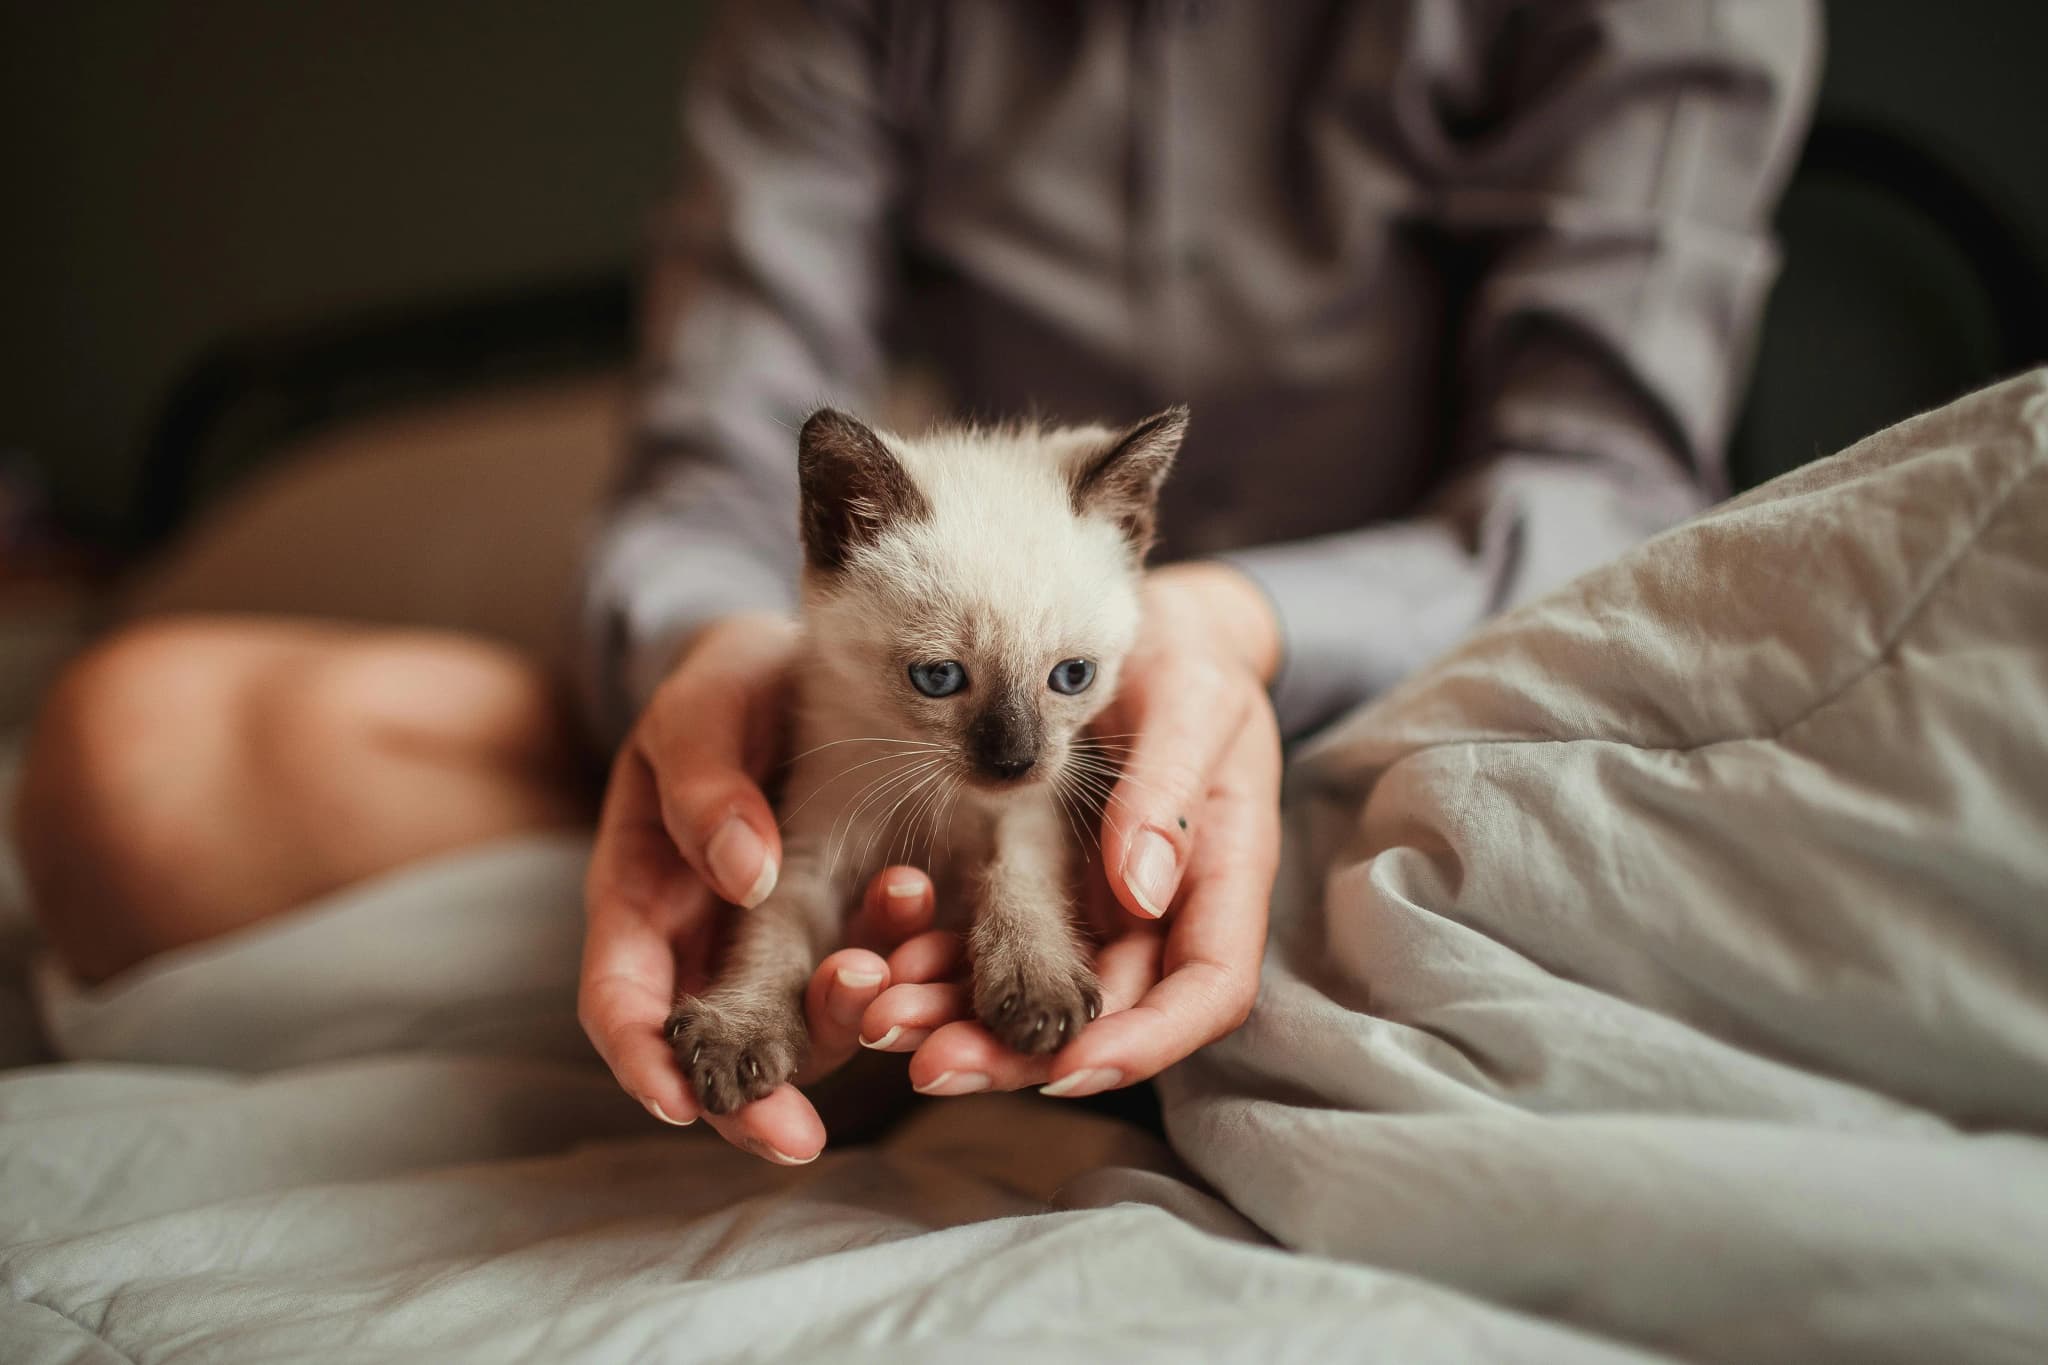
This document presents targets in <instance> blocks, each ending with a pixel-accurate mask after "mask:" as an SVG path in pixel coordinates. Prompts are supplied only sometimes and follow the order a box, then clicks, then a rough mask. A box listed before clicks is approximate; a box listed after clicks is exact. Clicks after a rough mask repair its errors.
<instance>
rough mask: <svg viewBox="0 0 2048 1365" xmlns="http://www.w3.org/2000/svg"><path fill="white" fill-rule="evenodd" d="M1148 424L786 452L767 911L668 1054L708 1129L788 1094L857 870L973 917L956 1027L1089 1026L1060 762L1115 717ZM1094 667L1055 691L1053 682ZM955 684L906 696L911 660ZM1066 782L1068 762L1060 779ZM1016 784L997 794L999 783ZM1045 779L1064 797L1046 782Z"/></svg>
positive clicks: (1096, 999) (1131, 600)
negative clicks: (796, 656) (789, 521)
mask: <svg viewBox="0 0 2048 1365" xmlns="http://www.w3.org/2000/svg"><path fill="white" fill-rule="evenodd" d="M1186 423H1187V413H1186V410H1185V409H1181V408H1174V409H1169V410H1168V411H1166V412H1163V413H1160V414H1158V415H1157V416H1155V417H1152V418H1149V419H1147V420H1146V421H1144V422H1141V423H1139V424H1138V425H1136V426H1134V427H1131V428H1128V429H1126V430H1123V431H1112V430H1110V429H1108V428H1104V427H1095V426H1089V427H1068V428H1058V429H1045V428H1039V427H1032V426H1017V427H1009V428H1001V429H995V430H985V429H962V430H955V431H948V432H942V433H938V434H934V435H930V436H926V437H923V438H919V439H916V440H910V439H905V438H902V437H898V436H893V435H887V434H882V433H877V432H874V431H872V430H870V429H869V428H867V427H865V426H863V425H861V424H860V423H859V422H857V421H855V420H854V419H852V418H850V417H847V416H845V415H844V414H841V413H836V412H832V411H829V410H828V411H824V412H820V413H818V414H816V415H814V416H813V417H812V418H811V420H810V421H809V422H807V423H806V424H805V426H804V430H803V434H802V436H801V437H800V439H799V452H798V454H799V467H800V470H801V473H802V486H803V534H804V550H805V567H804V579H803V628H804V630H803V649H802V655H801V658H800V661H799V663H798V665H797V676H798V679H799V681H798V703H797V707H796V716H795V724H794V733H793V736H792V752H794V753H796V754H797V755H798V757H797V758H796V760H795V761H794V762H793V764H792V765H791V768H790V771H789V775H788V783H787V786H786V788H785V790H784V793H783V797H782V810H783V817H782V818H783V831H782V836H783V850H784V856H783V863H782V869H781V875H780V877H779V879H778V881H777V883H776V887H775V891H774V893H773V894H772V895H770V896H769V897H768V899H767V900H766V901H764V902H763V903H762V904H761V905H759V906H757V907H756V908H754V909H753V910H752V911H748V912H744V913H742V914H741V915H740V916H739V918H738V926H737V929H736V931H735V934H734V938H733V943H732V947H731V950H730V951H729V952H728V954H727V958H726V961H725V964H724V966H723V968H722V970H721V972H720V974H719V977H718V979H717V980H716V982H715V983H714V984H713V985H712V986H711V988H710V989H709V990H707V991H706V992H705V993H704V995H703V996H701V997H683V998H680V999H678V1001H677V1002H676V1008H675V1013H674V1015H673V1017H672V1018H671V1020H670V1026H669V1034H670V1037H671V1038H672V1040H673V1041H674V1043H675V1046H676V1051H677V1055H678V1059H679V1060H680V1061H681V1062H682V1064H683V1067H684V1070H685V1072H686V1074H687V1075H688V1076H689V1078H690V1081H691V1084H692V1085H693V1087H694V1088H695V1090H696V1093H697V1096H698V1099H699V1101H700V1102H701V1103H702V1104H703V1105H704V1106H705V1107H706V1108H707V1109H709V1110H710V1111H711V1112H713V1113H725V1112H728V1111H730V1110H731V1109H734V1108H736V1107H738V1106H739V1105H740V1104H742V1103H745V1102H746V1101H748V1100H751V1099H758V1098H760V1097H761V1096H763V1095H766V1094H767V1093H768V1092H769V1091H771V1090H773V1089H774V1088H775V1087H776V1086H778V1085H780V1084H781V1083H782V1082H784V1081H786V1080H788V1079H789V1078H790V1077H792V1076H793V1075H795V1074H796V1072H797V1070H798V1069H799V1067H800V1066H801V1065H802V1063H803V1060H804V1053H805V1047H806V1040H807V1032H806V1028H805V1023H804V1013H803V991H804V987H805V984H806V983H807V981H808V980H809V977H810V974H811V972H812V971H813V970H814V969H815V966H816V964H817V962H818V961H819V960H820V958H822V957H823V955H824V954H825V953H827V952H830V951H831V950H832V949H833V948H834V947H836V946H837V945H838V944H839V942H840V940H841V937H842V931H843V926H844V920H845V915H846V912H847V910H848V908H849V907H850V905H851V904H852V903H853V902H854V899H855V898H856V897H857V896H858V895H859V894H860V891H861V889H862V888H863V887H864V886H865V885H866V883H867V881H868V880H869V878H871V877H872V876H873V875H874V874H875V873H876V872H877V871H879V870H880V869H881V868H882V867H884V866H887V865H889V864H890V863H891V862H895V861H909V862H913V863H916V864H919V865H922V866H925V867H928V868H929V869H930V870H931V872H932V875H933V880H934V882H935V883H936V885H937V887H938V894H939V903H940V905H941V907H942V908H944V907H964V908H965V909H966V910H967V911H968V912H969V913H971V915H972V917H973V924H972V928H971V930H970V931H969V934H968V950H969V958H970V962H971V964H972V970H973V978H974V980H973V985H974V992H973V998H974V1009H975V1013H976V1014H977V1015H978V1016H979V1017H980V1018H981V1020H982V1021H983V1022H984V1023H985V1024H987V1025H988V1027H989V1028H990V1029H991V1030H993V1031H994V1033H995V1034H996V1036H997V1037H998V1038H1000V1039H1002V1040H1003V1041H1004V1042H1005V1043H1007V1044H1008V1045H1010V1046H1012V1047H1015V1048H1018V1049H1019V1050H1021V1051H1026V1052H1050V1051H1053V1050H1055V1049H1056V1048H1058V1047H1060V1046H1061V1045H1062V1044H1064V1043H1065V1042H1066V1041H1067V1040H1068V1039H1069V1038H1071V1037H1073V1035H1074V1034H1075V1033H1077V1032H1078V1031H1079V1030H1080V1028H1081V1027H1082V1026H1083V1025H1084V1024H1085V1023H1086V1022H1087V1021H1088V1020H1089V1019H1090V1018H1092V1017H1094V1014H1095V1012H1096V1010H1097V1009H1098V1008H1099V1004H1100V995H1099V991H1098V988H1097V985H1096V981H1095V977H1094V973H1093V971H1092V969H1091V967H1090V965H1089V951H1088V948H1089V945H1088V943H1087V940H1086V938H1085V936H1084V935H1083V933H1082V932H1081V931H1080V929H1079V927H1078V926H1077V925H1076V923H1075V920H1074V916H1073V913H1072V910H1071V907H1070V890H1069V882H1070V877H1071V869H1072V864H1073V862H1074V859H1075V857H1076V856H1077V852H1078V850H1077V849H1076V848H1075V847H1074V839H1075V837H1076V832H1077V829H1078V826H1077V825H1076V824H1075V823H1074V821H1073V818H1072V813H1071V812H1070V811H1069V810H1068V809H1067V808H1066V807H1064V806H1063V805H1062V804H1061V802H1060V799H1059V796H1058V792H1057V790H1056V789H1058V788H1061V787H1064V788H1065V789H1066V791H1067V795H1068V796H1069V797H1070V798H1071V797H1072V796H1074V795H1075V793H1076V791H1077V790H1078V789H1079V786H1078V784H1077V783H1076V781H1075V778H1076V774H1075V773H1074V772H1072V771H1070V769H1071V768H1072V767H1073V765H1075V763H1076V761H1077V760H1076V748H1075V745H1076V742H1077V740H1079V738H1080V735H1081V732H1082V730H1083V729H1084V727H1086V726H1087V724H1088V723H1089V722H1090V721H1091V720H1093V719H1094V718H1095V716H1096V715H1097V714H1098V713H1099V712H1100V711H1101V710H1102V708H1103V707H1104V706H1105V705H1107V704H1108V702H1109V700H1110V699H1111V698H1112V697H1113V696H1114V695H1115V693H1116V688H1117V682H1118V675H1119V672H1120V670H1121V667H1122V664H1123V660H1124V656H1125V655H1126V654H1127V653H1128V652H1129V650H1130V648H1131V644H1132V642H1133V640H1134V639H1135V638H1136V634H1137V629H1138V586H1139V582H1140V577H1141V573H1142V566H1143V559H1144V555H1145V552H1146V550H1147V548H1149V545H1150V542H1151V538H1152V522H1153V509H1154V506H1155V503H1156V499H1157V495H1158V491H1159V486H1160V483H1161V481H1162V480H1163V479H1164V478H1165V475H1166V472H1167V470H1168V468H1169V467H1170V466H1171V464H1172V460H1173V457H1174V454H1175V452H1176V451H1177V450H1178V449H1179V445H1180V441H1181V437H1182V435H1183V433H1184V431H1185V429H1186ZM1070 659H1086V660H1089V661H1091V662H1093V664H1094V665H1095V676H1094V681H1093V683H1092V684H1091V685H1090V686H1089V687H1088V688H1087V689H1086V690H1085V691H1082V692H1080V693H1078V694H1076V695H1064V694H1062V693H1060V692H1058V691H1056V690H1054V689H1053V688H1052V687H1051V686H1050V685H1049V681H1048V679H1049V676H1050V674H1051V673H1052V671H1053V670H1054V669H1055V668H1056V667H1058V666H1059V665H1060V664H1061V663H1062V662H1064V661H1066V660H1070ZM943 660H952V661H957V662H958V663H959V664H960V665H962V667H964V669H965V670H966V674H967V679H968V683H967V686H966V688H965V689H964V690H962V691H961V692H959V693H958V694H955V695H952V696H947V697H942V698H936V699H935V698H930V697H927V696H925V695H923V694H922V693H920V691H919V690H918V689H917V688H916V687H914V686H913V685H912V682H911V679H910V676H909V669H910V668H911V666H912V665H916V664H930V663H936V662H939V661H943ZM1082 762H1083V765H1084V766H1085V760H1083V761H1082ZM1027 763H1028V764H1029V767H1028V770H1027V771H1024V772H1023V773H1022V774H1021V775H1017V770H1018V769H1019V767H1020V766H1021V765H1024V764H1027ZM1063 779H1064V780H1063Z"/></svg>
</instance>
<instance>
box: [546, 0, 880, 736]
mask: <svg viewBox="0 0 2048 1365" xmlns="http://www.w3.org/2000/svg"><path fill="white" fill-rule="evenodd" d="M888 42H889V37H888V34H887V33H886V32H885V31H884V26H883V24H882V23H881V22H880V21H879V20H878V19H877V18H876V17H875V15H874V14H873V13H871V12H870V11H869V10H868V9H867V7H865V6H862V5H859V4H854V3H836V2H835V0H748V3H745V4H732V5H729V6H727V7H725V13H724V14H723V15H722V16H721V19H720V20H719V22H718V24H717V26H716V28H715V30H714V32H713V33H712V35H711V36H710V38H709V39H708V40H707V42H706V44H705V47H704V48H703V49H702V52H701V57H700V60H698V61H697V62H696V64H695V66H694V69H693V71H692V74H691V78H690V79H689V81H688V82H687V86H686V93H685V99H684V106H683V118H682V144H681V163H682V164H681V172H680V175H679V176H678V182H677V189H676V191H675V193H674V195H673V196H672V198H671V199H670V200H669V202H668V203H667V204H666V205H665V206H664V208H663V209H662V210H661V211H660V212H659V214H658V215H657V218H656V221H655V224H654V230H653V242H652V250H651V253H650V266H649V269H650V274H649V278H648V280H647V281H646V285H645V288H644V289H643V302H642V309H643V318H642V328H643V334H642V338H641V344H640V352H639V363H638V365H637V368H636V372H635V376H634V381H635V382H634V385H633V397H632V413H631V423H632V446H631V450H630V452H629V455H628V457H627V463H626V468H625V470H624V473H623V477H622V479H621V480H620V483H619V485H618V487H617V491H616V495H615V497H614V498H613V500H612V501H611V503H610V505H609V507H608V510H607V512H606V514H605V517H604V520H603V522H602V524H601V525H600V526H599V528H598V529H597V533H596V535H595V537H594V539H593V542H592V546H591V549H590V553H589V557H588V560H587V563H586V566H585V577H584V588H583V597H582V601H581V604H580V622H579V627H580V630H579V634H580V648H579V656H580V659H579V671H580V674H581V676H580V677H579V678H578V690H579V692H580V693H581V696H582V701H583V703H584V709H585V711H586V714H587V719H588V720H589V721H590V723H591V724H592V726H593V727H594V729H595V731H596V732H597V733H598V734H599V735H600V736H601V737H602V739H603V740H604V741H605V742H607V743H616V742H617V741H618V740H619V739H620V738H621V737H622V736H623V735H624V733H625V732H626V730H627V729H628V728H630V726H631V724H632V723H633V720H634V718H635V717H637V716H638V714H639V712H640V708H641V707H642V706H643V705H644V704H645V702H646V700H647V697H648V696H649V695H650V694H651V693H652V691H653V689H654V687H655V685H656V684H657V683H658V682H659V681H660V680H661V678H662V676H663V675H664V674H665V673H666V672H667V671H668V669H669V667H670V666H671V665H672V663H673V661H674V658H675V655H676V653H677V651H678V650H679V648H680V647H681V645H682V643H683V642H684V641H685V640H686V639H687V638H688V636H689V635H690V634H692V633H693V632H694V631H695V630H696V629H697V628H699V627H700V626H702V625H704V624H706V623H708V622H709V621H711V620H713V619H715V618H717V617H719V616H721V615H725V614H728V613H731V612H735V611H742V610H752V609H769V610H787V609H790V608H792V607H793V606H794V602H795V592H796V580H797V570H798V562H799V550H798V544H797V535H796V509H797V486H796V453H795V450H796V447H795V442H796V434H795V433H796V430H797V427H798V426H799V425H800V424H801V423H802V421H803V418H804V417H805V415H806V414H808V413H809V412H810V411H811V410H813V409H814V408H816V407H818V406H820V405H823V404H826V403H833V404H839V405H844V406H849V407H852V408H855V409H856V410H858V409H862V408H866V407H870V406H871V404H872V401H873V399H874V397H875V395H876V394H877V393H878V392H879V390H880V386H881V376H882V373H883V358H882V346H881V340H880V335H881V330H882V325H883V311H884V308H885V306H886V300H887V295H888V289H889V282H888V279H887V273H888V272H887V270H886V269H885V263H886V262H887V261H888V260H889V259H890V256H891V253H890V252H889V250H888V248H887V245H886V242H887V222H886V220H887V217H888V215H889V212H890V206H891V202H892V199H893V197H894V196H895V194H896V193H897V187H898V184H899V181H900V171H899V166H898V160H899V157H898V149H897V140H896V135H895V133H894V131H893V129H892V122H891V120H890V118H889V117H888V114H887V111H886V108H885V99H884V91H885V81H884V75H883V72H884V68H885V65H886V61H885V58H886V52H887V48H888Z"/></svg>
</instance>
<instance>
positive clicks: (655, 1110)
mask: <svg viewBox="0 0 2048 1365" xmlns="http://www.w3.org/2000/svg"><path fill="white" fill-rule="evenodd" d="M640 1103H641V1104H643V1105H645V1106H646V1108H647V1112H648V1113H650V1114H652V1115H654V1117H656V1118H658V1119H660V1120H661V1121H662V1122H663V1123H665V1124H667V1125H668V1126H669V1127H671V1128H688V1127H689V1126H690V1125H691V1124H693V1123H695V1122H696V1121H697V1120H695V1119H672V1118H670V1117H669V1116H668V1111H667V1110H666V1109H663V1108H662V1107H661V1106H660V1105H658V1104H656V1103H654V1101H652V1100H642V1101H640Z"/></svg>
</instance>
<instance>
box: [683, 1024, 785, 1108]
mask: <svg viewBox="0 0 2048 1365" xmlns="http://www.w3.org/2000/svg"><path fill="white" fill-rule="evenodd" d="M667 1032H668V1040H669V1042H670V1044H672V1045H673V1046H674V1047H675V1050H676V1060H677V1061H678V1062H680V1063H681V1064H682V1068H683V1074H684V1075H685V1076H687V1077H689V1079H690V1088H691V1089H692V1090H694V1091H695V1092H696V1094H697V1103H699V1104H701V1105H703V1106H704V1108H705V1109H706V1110H707V1111H709V1112H711V1113H713V1114H730V1113H731V1112H732V1111H733V1110H735V1109H737V1108H739V1107H740V1106H741V1105H743V1104H746V1103H748V1102H749V1101H752V1100H758V1099H761V1098H763V1097H765V1096H766V1095H768V1094H769V1093H770V1092H771V1091H773V1090H774V1089H775V1088H776V1087H777V1086H779V1085H781V1084H782V1083H783V1082H784V1081H787V1080H789V1079H790V1078H791V1077H793V1076H795V1075H796V1073H797V1070H798V1069H799V1068H800V1067H802V1065H803V1062H804V1055H805V1053H806V1052H807V1051H808V1050H809V1047H810V1036H809V1034H808V1033H807V1031H806V1030H805V1027H804V1021H803V1015H802V1012H801V1011H793V1010H782V1009H777V1010H773V1011H762V1010H751V1009H744V1008H736V1007H734V1006H732V1005H730V1004H726V1003H723V1002H714V1001H711V1000H703V999H698V998H696V997H694V996H683V997H682V998H680V999H678V1000H677V1001H676V1006H675V1010H674V1012H673V1013H671V1014H670V1015H669V1018H668V1029H667Z"/></svg>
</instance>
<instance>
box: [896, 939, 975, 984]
mask: <svg viewBox="0 0 2048 1365" xmlns="http://www.w3.org/2000/svg"><path fill="white" fill-rule="evenodd" d="M966 956H967V944H966V942H965V941H964V940H963V939H962V938H961V937H960V935H958V934H956V933H954V932H952V931H951V930H949V929H934V930H932V931H931V932H930V933H924V934H919V935H918V936H917V937H916V938H913V939H910V940H908V941H906V942H905V943H903V944H902V945H901V946H899V947H898V948H897V949H896V951H895V952H893V953H891V954H889V979H890V980H891V981H917V982H930V981H944V980H946V979H948V978H949V977H952V976H953V975H955V974H956V973H957V972H959V970H960V966H961V963H962V961H963V960H964V959H965V958H966Z"/></svg>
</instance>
